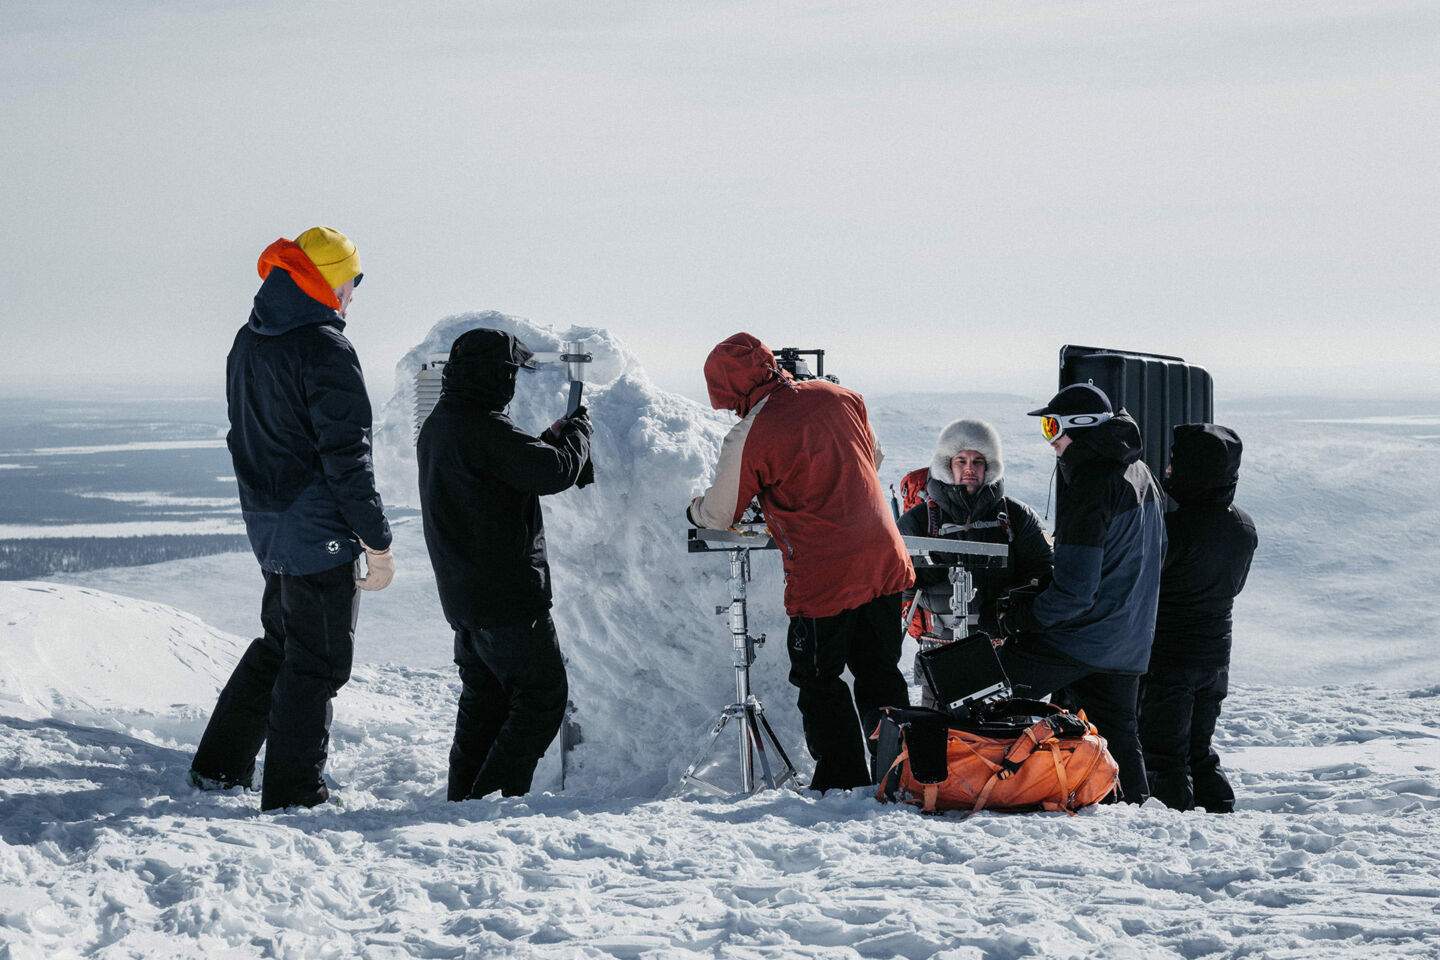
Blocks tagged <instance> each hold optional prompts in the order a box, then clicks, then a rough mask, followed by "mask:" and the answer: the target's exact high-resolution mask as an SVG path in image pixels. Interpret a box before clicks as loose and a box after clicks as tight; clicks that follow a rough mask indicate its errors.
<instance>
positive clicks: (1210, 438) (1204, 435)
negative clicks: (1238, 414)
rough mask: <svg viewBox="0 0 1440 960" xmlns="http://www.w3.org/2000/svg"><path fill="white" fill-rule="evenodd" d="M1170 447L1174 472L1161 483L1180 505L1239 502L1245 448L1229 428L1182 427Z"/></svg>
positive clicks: (1194, 425) (1208, 425) (1202, 425)
mask: <svg viewBox="0 0 1440 960" xmlns="http://www.w3.org/2000/svg"><path fill="white" fill-rule="evenodd" d="M1174 437H1175V439H1174V442H1173V443H1172V444H1171V446H1170V469H1169V470H1168V471H1167V472H1166V475H1165V479H1164V480H1163V481H1162V482H1161V485H1162V486H1164V488H1165V492H1166V493H1168V494H1170V496H1172V497H1174V498H1175V500H1176V502H1177V503H1218V504H1224V505H1228V504H1229V503H1230V502H1231V501H1232V500H1234V499H1235V485H1236V484H1237V483H1238V482H1239V480H1240V454H1241V452H1242V450H1243V448H1244V445H1243V444H1242V443H1241V442H1240V437H1239V436H1237V435H1236V433H1235V431H1234V430H1231V429H1230V428H1229V427H1222V426H1220V425H1219V424H1215V423H1182V424H1180V425H1179V426H1177V427H1176V428H1175V432H1174Z"/></svg>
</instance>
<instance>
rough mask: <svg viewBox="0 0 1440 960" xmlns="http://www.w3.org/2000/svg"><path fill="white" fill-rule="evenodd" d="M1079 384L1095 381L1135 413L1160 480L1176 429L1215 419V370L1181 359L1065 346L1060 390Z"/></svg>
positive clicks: (1146, 451)
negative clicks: (1212, 373)
mask: <svg viewBox="0 0 1440 960" xmlns="http://www.w3.org/2000/svg"><path fill="white" fill-rule="evenodd" d="M1073 383H1093V384H1094V385H1095V386H1097V387H1099V388H1100V389H1101V390H1104V391H1105V395H1106V396H1108V397H1109V398H1110V403H1111V405H1112V406H1114V407H1115V408H1117V409H1118V408H1120V407H1124V408H1125V409H1126V410H1127V411H1129V413H1130V416H1132V417H1134V418H1135V422H1136V423H1138V424H1139V425H1140V438H1141V442H1142V443H1143V445H1144V453H1143V455H1142V459H1143V460H1144V461H1145V464H1146V466H1148V467H1149V468H1150V471H1151V472H1152V473H1154V474H1155V478H1156V479H1157V480H1158V479H1160V478H1161V477H1163V476H1165V467H1166V466H1167V465H1169V463H1170V440H1171V432H1170V431H1171V429H1172V428H1173V427H1174V426H1175V425H1176V424H1180V423H1211V422H1213V421H1214V418H1215V384H1214V381H1213V380H1212V379H1211V377H1210V372H1209V371H1208V370H1206V369H1205V368H1204V367H1201V366H1198V365H1196V364H1193V363H1186V362H1185V361H1184V360H1182V359H1181V358H1180V357H1170V356H1165V355H1164V354H1159V353H1135V352H1132V351H1128V350H1110V349H1107V348H1105V347H1081V346H1072V345H1070V344H1067V345H1065V346H1063V347H1061V348H1060V386H1061V387H1062V388H1063V387H1068V386H1070V385H1071V384H1073ZM1057 482H1058V483H1060V484H1062V485H1063V484H1064V479H1063V478H1058V479H1057Z"/></svg>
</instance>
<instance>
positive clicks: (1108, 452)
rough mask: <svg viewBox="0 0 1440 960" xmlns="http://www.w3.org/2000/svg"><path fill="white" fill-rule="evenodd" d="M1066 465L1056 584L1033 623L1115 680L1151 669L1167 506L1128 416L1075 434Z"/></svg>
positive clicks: (1053, 642)
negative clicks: (1151, 652) (1147, 668)
mask: <svg viewBox="0 0 1440 960" xmlns="http://www.w3.org/2000/svg"><path fill="white" fill-rule="evenodd" d="M1072 437H1073V440H1072V442H1071V444H1070V446H1069V447H1068V448H1067V449H1066V450H1065V453H1064V455H1063V456H1061V458H1060V471H1061V473H1063V474H1064V476H1065V484H1066V485H1065V487H1064V489H1063V490H1062V491H1061V492H1060V496H1059V498H1058V499H1057V500H1056V506H1055V511H1056V514H1055V575H1054V578H1053V579H1052V580H1051V582H1050V586H1049V587H1047V588H1046V589H1045V590H1044V591H1042V592H1041V593H1040V595H1039V596H1038V597H1036V598H1035V605H1034V607H1033V614H1034V619H1035V621H1036V622H1037V624H1038V627H1039V629H1040V630H1041V631H1042V632H1043V634H1044V637H1045V641H1046V642H1047V643H1049V644H1051V645H1052V646H1054V647H1056V648H1058V649H1059V650H1060V651H1061V652H1063V653H1065V654H1067V655H1069V656H1071V657H1074V658H1075V659H1076V660H1079V661H1080V662H1082V663H1085V664H1089V665H1090V666H1092V667H1097V668H1100V669H1102V670H1106V671H1109V672H1113V673H1133V674H1141V673H1144V672H1145V667H1146V665H1147V664H1148V663H1149V661H1150V645H1151V643H1152V641H1153V640H1154V636H1155V607H1156V603H1157V600H1158V598H1159V593H1160V567H1161V564H1162V562H1163V561H1164V555H1165V519H1164V513H1165V501H1164V495H1163V494H1162V493H1161V492H1160V486H1159V484H1157V483H1156V482H1155V478H1154V476H1153V475H1151V473H1150V468H1149V467H1147V466H1146V465H1145V463H1144V461H1142V460H1141V459H1140V452H1141V443H1140V428H1139V426H1138V425H1137V424H1136V423H1135V421H1134V420H1133V419H1132V418H1131V417H1130V415H1129V414H1128V413H1126V412H1125V411H1124V410H1123V409H1122V410H1120V411H1119V412H1118V413H1117V414H1116V415H1115V417H1114V418H1113V419H1111V420H1107V421H1106V422H1104V423H1102V424H1100V425H1099V426H1097V427H1087V428H1085V429H1083V430H1073V431H1072Z"/></svg>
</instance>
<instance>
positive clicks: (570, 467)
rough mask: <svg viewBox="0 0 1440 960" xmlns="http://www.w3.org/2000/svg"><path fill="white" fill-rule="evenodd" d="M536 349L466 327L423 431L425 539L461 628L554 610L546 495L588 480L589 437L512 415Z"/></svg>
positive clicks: (449, 615) (451, 615) (521, 620)
mask: <svg viewBox="0 0 1440 960" xmlns="http://www.w3.org/2000/svg"><path fill="white" fill-rule="evenodd" d="M531 355H532V354H531V351H530V350H529V349H528V348H527V347H526V346H525V345H524V344H523V343H521V342H520V341H519V340H517V339H516V338H515V337H514V335H512V334H509V333H504V332H502V331H499V330H487V329H480V330H470V331H468V332H466V333H464V334H461V335H460V337H458V338H457V339H456V341H455V343H454V345H453V346H452V347H451V350H450V359H449V361H448V362H447V363H446V365H445V374H444V381H443V388H442V393H441V396H440V401H439V402H438V403H437V404H436V405H435V410H434V412H432V413H431V414H430V417H429V418H428V419H427V420H426V421H425V425H424V426H423V427H421V429H420V439H419V444H418V449H417V456H418V459H419V464H420V507H421V511H422V514H423V516H424V523H425V545H426V547H427V548H428V549H429V552H430V562H431V564H432V565H433V566H434V568H435V581H436V585H437V586H438V587H439V590H440V605H441V607H443V608H444V610H445V619H446V620H448V621H449V623H450V625H451V626H452V627H454V628H455V629H461V628H475V627H489V626H502V625H516V624H528V623H532V622H534V621H535V620H536V619H538V618H539V617H541V616H543V615H544V614H545V613H546V611H548V610H549V609H550V600H551V592H550V565H549V563H548V562H547V559H546V554H545V524H544V520H543V519H542V518H541V513H540V497H541V496H542V495H544V494H547V493H559V492H560V491H561V490H564V489H566V488H568V487H570V486H573V485H576V484H577V483H579V484H580V485H583V483H584V481H585V480H587V479H588V477H587V475H588V474H589V469H588V468H589V460H590V441H589V438H588V437H586V436H585V434H584V432H583V431H582V430H580V429H579V427H578V426H570V425H566V426H565V427H562V429H561V430H560V433H559V435H558V436H557V435H554V434H552V433H551V432H550V431H548V430H547V431H546V432H545V434H544V435H543V437H540V438H536V437H532V436H529V435H527V434H525V433H523V432H521V431H520V430H519V429H518V428H517V427H516V426H515V424H514V423H512V422H511V421H510V418H509V417H507V416H505V412H504V410H505V406H506V405H507V404H509V402H510V399H511V398H512V397H513V396H514V395H515V377H516V374H517V372H518V371H519V369H520V367H521V366H522V365H524V364H526V363H527V361H529V359H530V357H531Z"/></svg>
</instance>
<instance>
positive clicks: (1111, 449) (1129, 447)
mask: <svg viewBox="0 0 1440 960" xmlns="http://www.w3.org/2000/svg"><path fill="white" fill-rule="evenodd" d="M1066 433H1067V434H1068V435H1069V436H1070V438H1071V439H1072V440H1073V441H1074V442H1073V443H1071V444H1070V446H1069V447H1068V448H1067V449H1066V450H1065V453H1064V454H1063V455H1062V456H1061V457H1060V472H1061V473H1063V474H1064V475H1065V479H1066V480H1067V481H1068V480H1069V479H1070V476H1071V473H1072V472H1073V471H1074V470H1076V469H1079V468H1080V467H1082V466H1084V465H1085V464H1087V463H1096V462H1114V463H1121V464H1131V463H1134V462H1135V461H1136V460H1139V459H1140V454H1141V453H1142V452H1143V450H1144V448H1143V446H1142V445H1141V441H1140V425H1139V424H1138V423H1136V422H1135V418H1134V417H1132V416H1130V414H1129V413H1128V412H1127V411H1126V410H1125V408H1124V407H1121V408H1120V409H1119V410H1117V411H1116V412H1115V416H1113V417H1111V418H1110V419H1109V420H1106V421H1105V422H1104V423H1102V424H1100V425H1099V426H1098V427H1083V428H1080V427H1072V428H1071V429H1070V430H1068V431H1066Z"/></svg>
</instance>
